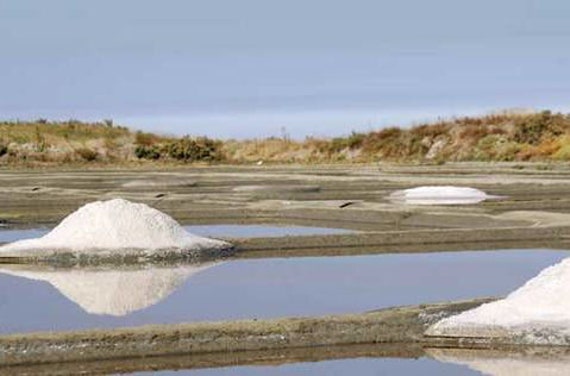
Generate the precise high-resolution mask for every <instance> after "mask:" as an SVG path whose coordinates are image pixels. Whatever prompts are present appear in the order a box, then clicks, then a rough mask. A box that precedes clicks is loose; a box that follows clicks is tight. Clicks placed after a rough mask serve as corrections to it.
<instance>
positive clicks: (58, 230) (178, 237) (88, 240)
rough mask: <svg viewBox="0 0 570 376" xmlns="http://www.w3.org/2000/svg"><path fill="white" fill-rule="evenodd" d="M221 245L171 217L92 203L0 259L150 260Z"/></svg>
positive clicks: (5, 250)
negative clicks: (62, 255) (64, 256)
mask: <svg viewBox="0 0 570 376" xmlns="http://www.w3.org/2000/svg"><path fill="white" fill-rule="evenodd" d="M229 248H231V245H230V244H228V243H226V242H222V241H219V240H214V239H208V238H204V237H201V236H196V235H193V234H190V233H188V232H186V230H184V228H183V227H182V226H180V225H179V224H178V222H176V221H175V220H174V219H173V218H171V217H170V216H168V215H166V214H164V213H162V212H160V211H158V210H156V209H153V208H151V207H149V206H147V205H145V204H137V203H132V202H129V201H127V200H123V199H114V200H109V201H96V202H93V203H90V204H87V205H85V206H83V207H81V208H79V209H78V210H77V211H75V212H73V213H72V214H70V215H69V216H68V217H66V218H65V219H64V220H63V221H62V222H61V223H60V224H59V225H58V226H57V227H55V228H54V229H53V230H52V231H50V232H49V233H48V234H46V235H44V236H43V237H41V238H37V239H29V240H21V241H17V242H14V243H11V244H7V245H4V246H2V247H0V256H2V257H41V256H45V255H48V254H57V253H72V254H89V255H98V256H112V255H128V254H136V255H152V254H154V253H160V252H165V251H168V252H178V253H184V252H201V251H205V250H209V251H211V250H223V249H229Z"/></svg>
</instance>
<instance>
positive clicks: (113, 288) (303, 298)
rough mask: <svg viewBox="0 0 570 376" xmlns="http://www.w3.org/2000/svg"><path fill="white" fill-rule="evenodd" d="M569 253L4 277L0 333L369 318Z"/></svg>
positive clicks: (485, 290)
mask: <svg viewBox="0 0 570 376" xmlns="http://www.w3.org/2000/svg"><path fill="white" fill-rule="evenodd" d="M567 255H568V252H564V251H550V250H515V251H488V252H455V253H431V254H410V255H405V254H403V255H397V254H391V255H370V256H368V255H367V256H351V257H306V258H288V259H259V260H236V261H227V262H223V263H218V264H206V265H200V266H196V265H186V266H176V267H168V268H158V267H145V268H143V269H134V270H133V269H130V270H112V269H111V270H109V269H105V270H96V269H95V270H94V269H70V270H61V269H57V270H53V269H45V268H44V269H38V267H33V266H8V265H4V266H1V267H0V333H12V332H23V331H26V332H28V331H39V330H41V331H43V330H71V329H83V328H96V327H99V328H101V327H105V328H110V327H120V326H134V325H142V324H156V323H178V322H188V321H202V320H222V319H239V318H271V317H282V316H299V315H322V314H339V313H349V312H362V311H366V310H373V309H378V308H384V307H391V306H398V305H407V304H418V303H427V302H438V301H445V300H456V299H468V298H474V297H478V296H489V295H503V294H506V293H508V292H509V291H511V290H513V289H515V288H516V287H518V286H520V285H521V284H522V283H524V282H525V281H526V280H528V279H529V278H531V277H533V276H534V275H536V274H537V273H538V272H539V271H540V270H541V269H543V268H544V267H546V266H548V265H551V264H553V263H555V262H557V261H559V260H561V259H562V258H564V257H566V256H567Z"/></svg>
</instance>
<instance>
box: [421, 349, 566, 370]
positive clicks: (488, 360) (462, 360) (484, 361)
mask: <svg viewBox="0 0 570 376" xmlns="http://www.w3.org/2000/svg"><path fill="white" fill-rule="evenodd" d="M534 351H536V348H534ZM426 352H427V353H428V355H430V356H431V357H433V358H435V359H436V360H438V361H440V362H444V363H453V364H459V365H464V366H467V367H469V368H470V369H472V370H474V371H477V372H480V373H481V374H483V375H492V376H512V375H528V376H531V375H532V376H534V375H540V376H567V375H570V357H569V356H568V355H567V354H563V353H562V354H549V353H546V354H533V351H530V352H529V354H528V355H526V354H518V353H514V354H510V353H504V352H503V353H501V352H488V351H474V350H456V349H427V351H426Z"/></svg>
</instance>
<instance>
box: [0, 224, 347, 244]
mask: <svg viewBox="0 0 570 376" xmlns="http://www.w3.org/2000/svg"><path fill="white" fill-rule="evenodd" d="M184 228H185V229H186V230H187V231H189V232H191V233H193V234H196V235H201V236H206V237H223V238H241V237H243V238H255V237H265V236H267V237H274V236H287V235H325V234H341V233H348V232H351V231H350V230H344V229H334V228H324V227H305V226H271V225H195V226H184ZM48 232H49V229H48V228H33V229H17V230H14V229H0V243H9V242H14V241H16V240H22V239H33V238H38V237H41V236H43V235H45V234H47V233H48Z"/></svg>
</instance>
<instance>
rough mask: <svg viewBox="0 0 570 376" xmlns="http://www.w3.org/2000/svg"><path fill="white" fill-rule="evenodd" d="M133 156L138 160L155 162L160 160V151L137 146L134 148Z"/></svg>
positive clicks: (154, 148) (154, 147)
mask: <svg viewBox="0 0 570 376" xmlns="http://www.w3.org/2000/svg"><path fill="white" fill-rule="evenodd" d="M135 156H136V157H137V158H139V159H152V160H157V159H159V158H160V150H158V148H157V147H156V146H144V145H139V146H137V147H136V148H135Z"/></svg>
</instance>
